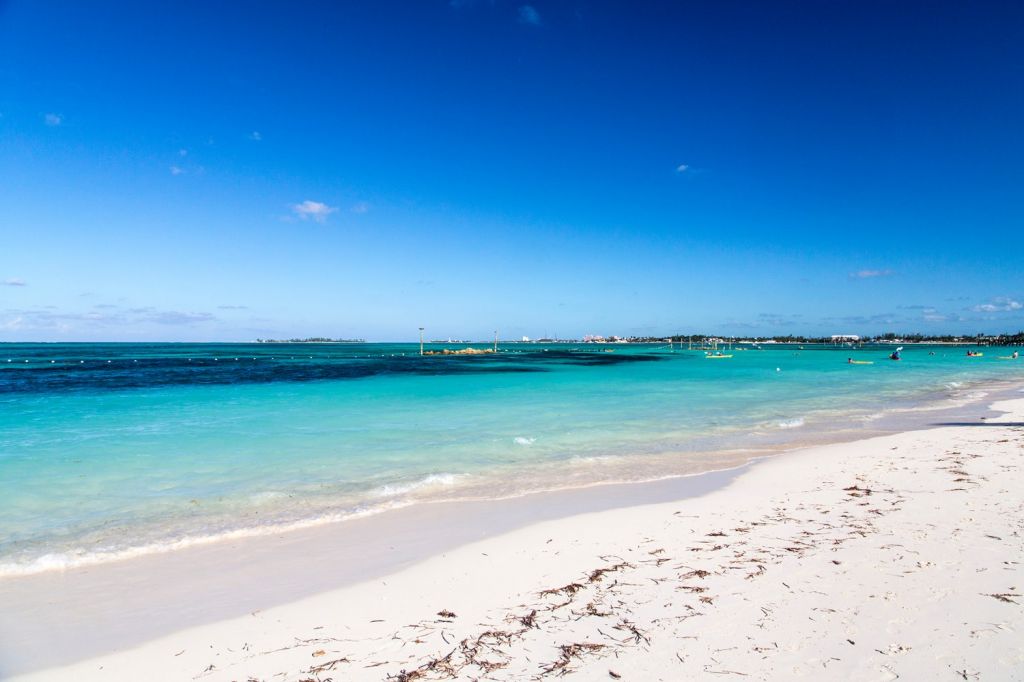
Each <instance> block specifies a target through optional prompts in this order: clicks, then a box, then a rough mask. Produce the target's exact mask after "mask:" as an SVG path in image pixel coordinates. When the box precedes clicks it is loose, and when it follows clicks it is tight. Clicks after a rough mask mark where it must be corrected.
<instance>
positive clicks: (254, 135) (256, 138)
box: [249, 130, 263, 142]
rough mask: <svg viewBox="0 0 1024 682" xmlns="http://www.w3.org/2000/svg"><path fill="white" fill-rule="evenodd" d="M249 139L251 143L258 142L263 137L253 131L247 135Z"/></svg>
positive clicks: (256, 131)
mask: <svg viewBox="0 0 1024 682" xmlns="http://www.w3.org/2000/svg"><path fill="white" fill-rule="evenodd" d="M249 139H250V140H252V141H253V142H259V141H260V140H262V139H263V136H262V135H260V131H258V130H254V131H252V132H251V133H249Z"/></svg>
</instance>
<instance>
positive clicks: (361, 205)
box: [352, 201, 370, 214]
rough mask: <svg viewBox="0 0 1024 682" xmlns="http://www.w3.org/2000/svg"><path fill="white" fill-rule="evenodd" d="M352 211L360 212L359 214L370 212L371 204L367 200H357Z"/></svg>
mask: <svg viewBox="0 0 1024 682" xmlns="http://www.w3.org/2000/svg"><path fill="white" fill-rule="evenodd" d="M352 212H353V213H359V214H363V213H369V212H370V204H369V203H367V202H365V201H357V202H356V203H355V204H354V205H353V206H352Z"/></svg>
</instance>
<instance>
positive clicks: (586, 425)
mask: <svg viewBox="0 0 1024 682" xmlns="http://www.w3.org/2000/svg"><path fill="white" fill-rule="evenodd" d="M451 347H457V346H451ZM763 348H764V349H763V350H756V349H753V348H749V347H748V349H747V350H737V351H733V352H732V355H733V357H732V358H728V359H720V360H708V359H706V358H705V357H704V355H703V353H700V352H697V351H685V350H679V348H678V347H677V348H676V349H675V350H674V352H672V351H670V350H669V349H668V347H666V346H660V347H659V346H641V345H629V346H623V345H614V346H593V345H583V344H579V345H564V344H552V345H547V346H541V345H536V344H529V345H527V344H510V345H507V346H502V350H503V351H504V352H502V353H499V354H495V355H490V356H468V357H419V355H418V352H417V351H418V347H417V346H415V345H413V344H294V345H291V344H289V345H286V344H236V345H229V344H0V576H3V575H16V574H25V573H32V572H38V571H43V570H49V569H54V568H60V567H66V566H74V565H83V564H89V563H93V562H97V561H104V560H110V559H114V558H118V557H123V556H130V555H133V554H138V553H145V552H153V551H166V550H168V549H173V548H174V547H178V546H183V545H187V544H191V543H196V542H207V541H211V540H214V539H217V538H223V537H231V536H235V535H241V534H253V533H260V532H267V531H268V530H272V531H277V530H280V529H281V528H282V527H290V526H301V525H308V524H315V523H323V522H330V521H336V520H341V519H345V518H350V517H353V516H358V515H365V514H370V513H374V512H377V511H380V510H383V509H387V508H391V507H395V506H398V505H407V504H414V503H418V502H419V503H422V502H428V501H431V500H438V499H459V498H481V497H484V498H487V497H502V496H508V495H516V494H521V493H524V492H528V491H533V490H545V489H553V488H559V487H566V486H574V485H587V484H592V483H599V482H607V481H616V480H643V479H653V478H658V477H662V476H668V475H680V474H687V473H694V472H698V471H706V470H709V469H714V468H721V467H724V466H732V465H735V464H738V463H740V462H742V461H745V460H747V459H749V458H750V457H751V456H757V455H758V454H763V453H766V452H770V451H773V450H776V449H778V448H780V447H785V446H787V445H795V444H799V443H803V442H813V441H815V440H826V439H836V438H839V437H842V435H843V434H853V435H871V433H873V431H872V428H873V426H872V425H873V424H876V423H881V422H882V421H883V420H884V419H886V418H889V417H891V416H892V415H894V414H900V413H905V414H911V413H915V412H922V411H923V412H927V411H928V410H930V409H932V408H935V407H941V406H949V405H952V404H965V403H968V402H970V401H972V400H974V401H977V400H980V399H982V398H983V395H984V393H985V390H986V387H992V386H997V387H998V386H1007V387H1009V386H1012V385H1013V384H1014V383H1015V382H1020V381H1021V380H1022V379H1024V359H1021V360H1018V361H1011V360H1003V359H1000V356H1006V355H1009V353H1010V352H1012V350H1013V349H1005V348H979V349H978V350H980V351H981V352H983V353H984V357H979V358H968V357H966V354H965V348H964V347H910V348H907V349H905V350H904V353H903V360H901V361H900V362H892V361H889V360H887V359H886V356H887V354H888V352H889V351H890V350H891V348H876V349H859V350H850V349H819V348H814V347H811V346H807V347H805V348H803V349H801V348H799V347H797V346H782V345H777V346H770V345H766V346H764V347H763ZM609 350H611V351H614V352H606V351H609ZM726 352H728V351H726ZM851 356H852V357H854V358H856V359H858V360H865V361H874V364H870V365H869V364H863V365H849V364H847V363H846V359H847V358H848V357H851ZM851 437H852V436H851Z"/></svg>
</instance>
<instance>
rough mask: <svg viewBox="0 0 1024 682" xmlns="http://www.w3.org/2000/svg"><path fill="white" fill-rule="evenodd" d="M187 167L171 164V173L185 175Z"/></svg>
mask: <svg viewBox="0 0 1024 682" xmlns="http://www.w3.org/2000/svg"><path fill="white" fill-rule="evenodd" d="M184 174H185V169H184V168H182V167H181V166H173V165H172V166H171V175H184Z"/></svg>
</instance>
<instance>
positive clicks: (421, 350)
mask: <svg viewBox="0 0 1024 682" xmlns="http://www.w3.org/2000/svg"><path fill="white" fill-rule="evenodd" d="M420 355H423V327H420Z"/></svg>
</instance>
